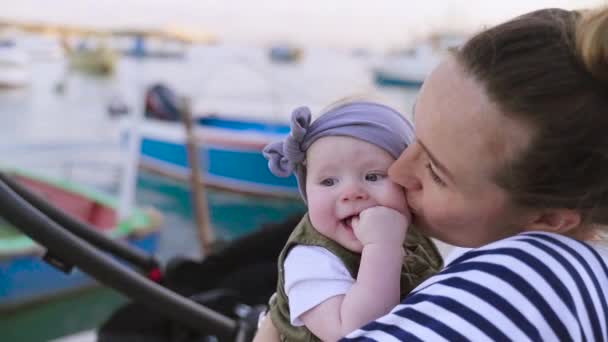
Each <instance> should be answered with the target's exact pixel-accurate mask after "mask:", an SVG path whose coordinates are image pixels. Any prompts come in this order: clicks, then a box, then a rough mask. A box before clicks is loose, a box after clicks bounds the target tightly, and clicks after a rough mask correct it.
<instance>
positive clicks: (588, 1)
mask: <svg viewBox="0 0 608 342" xmlns="http://www.w3.org/2000/svg"><path fill="white" fill-rule="evenodd" d="M607 3H608V1H606V0H570V1H566V0H561V1H559V0H300V1H293V0H0V8H2V10H1V11H0V19H14V20H32V21H42V22H52V23H65V24H75V25H88V26H99V27H163V26H167V25H174V26H184V27H188V28H194V29H201V30H207V31H210V32H212V33H214V34H215V35H216V36H217V37H218V38H219V39H220V40H224V41H236V42H246V43H268V42H272V41H279V40H280V41H292V42H295V43H301V44H309V45H332V46H345V47H349V46H359V47H372V48H386V47H398V46H401V45H404V43H406V42H407V41H408V40H409V39H411V38H412V37H416V36H421V35H424V34H425V33H427V32H429V31H441V30H445V29H455V30H466V31H471V30H475V29H478V28H480V27H482V26H483V25H489V24H494V23H497V22H500V21H503V20H506V19H508V18H510V17H513V16H515V15H518V14H522V13H525V12H527V11H530V10H534V9H538V8H543V7H561V8H567V9H576V8H584V7H588V6H594V5H598V4H607Z"/></svg>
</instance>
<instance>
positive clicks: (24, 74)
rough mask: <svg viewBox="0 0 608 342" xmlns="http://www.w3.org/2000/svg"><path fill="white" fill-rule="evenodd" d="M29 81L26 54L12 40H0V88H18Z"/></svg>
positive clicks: (28, 63)
mask: <svg viewBox="0 0 608 342" xmlns="http://www.w3.org/2000/svg"><path fill="white" fill-rule="evenodd" d="M29 82H30V60H29V56H28V54H27V53H26V52H25V51H23V50H22V49H21V48H19V47H18V46H17V45H16V44H15V42H14V41H13V40H10V39H2V40H0V88H18V87H24V86H27V85H28V84H29Z"/></svg>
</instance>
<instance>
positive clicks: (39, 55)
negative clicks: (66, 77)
mask: <svg viewBox="0 0 608 342" xmlns="http://www.w3.org/2000/svg"><path fill="white" fill-rule="evenodd" d="M17 46H19V47H20V48H22V49H23V50H25V52H26V53H27V54H28V55H29V56H30V59H31V60H32V61H42V62H49V61H57V60H61V59H63V58H64V57H65V50H64V48H63V46H62V43H61V40H60V39H59V38H57V37H52V36H44V35H33V34H32V35H22V36H20V37H19V38H18V40H17Z"/></svg>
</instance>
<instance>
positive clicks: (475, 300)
mask: <svg viewBox="0 0 608 342" xmlns="http://www.w3.org/2000/svg"><path fill="white" fill-rule="evenodd" d="M599 250H601V249H600V248H594V247H591V246H590V245H588V244H586V243H583V242H580V241H577V240H575V239H572V238H568V237H565V236H562V235H557V234H550V233H540V232H529V233H523V234H519V235H516V236H514V237H510V238H507V239H504V240H500V241H497V242H494V243H491V244H489V245H487V246H484V247H482V248H478V249H474V250H471V251H469V252H467V253H465V254H463V255H462V256H460V257H458V258H457V259H455V260H454V261H452V262H451V263H450V264H449V265H448V266H447V267H446V268H445V269H444V270H442V271H441V272H440V273H438V274H437V275H435V276H433V277H431V278H429V279H428V280H427V281H425V282H424V283H422V284H420V286H418V287H417V288H416V289H415V290H414V291H413V292H412V293H411V294H410V295H409V296H408V297H407V298H405V299H404V301H403V302H402V303H401V304H400V305H398V306H397V307H395V308H394V309H393V310H392V311H391V312H390V313H389V314H387V315H386V316H384V317H381V318H379V319H377V320H376V321H373V322H371V323H369V324H368V325H366V326H364V327H363V328H361V329H359V330H357V331H355V332H353V333H351V334H349V335H348V336H347V337H346V338H344V339H342V341H509V340H512V341H608V326H607V325H608V323H607V321H608V319H607V315H608V303H607V299H608V268H607V266H606V261H607V258H606V255H605V254H604V255H602V254H600V253H598V251H599Z"/></svg>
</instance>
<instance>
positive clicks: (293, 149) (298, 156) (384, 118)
mask: <svg viewBox="0 0 608 342" xmlns="http://www.w3.org/2000/svg"><path fill="white" fill-rule="evenodd" d="M310 120H311V114H310V109H308V107H299V108H297V109H296V110H294V111H293V113H292V114H291V133H290V134H289V135H288V136H287V137H286V138H285V140H283V141H278V142H274V143H271V144H269V145H267V146H266V147H265V148H264V151H263V153H264V157H266V159H268V168H270V171H271V172H272V173H273V174H274V175H276V176H279V177H289V176H290V175H291V174H292V173H294V174H295V175H296V178H297V180H298V187H299V189H300V194H301V195H302V198H303V199H304V201H306V167H305V166H304V165H303V162H304V160H305V159H306V150H308V148H309V147H310V145H312V144H313V143H314V142H315V141H317V140H318V139H320V138H323V137H327V136H348V137H352V138H356V139H361V140H363V141H366V142H369V143H371V144H374V145H376V146H378V147H380V148H382V149H383V150H385V151H386V152H388V153H389V154H390V155H391V156H393V158H395V159H397V158H399V155H400V154H401V152H403V150H404V149H405V148H406V147H407V146H408V145H409V144H410V143H411V142H412V141H413V140H414V129H413V127H412V125H411V124H410V122H409V121H408V120H406V119H405V118H404V117H403V116H402V115H401V114H400V113H399V112H397V111H396V110H394V109H392V108H390V107H387V106H385V105H381V104H378V103H373V102H363V101H357V102H350V103H347V104H345V105H341V106H338V107H335V108H332V109H330V110H329V111H328V112H326V113H324V114H323V115H321V116H320V117H319V118H318V119H317V120H315V121H314V122H313V123H312V124H311V123H310Z"/></svg>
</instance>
